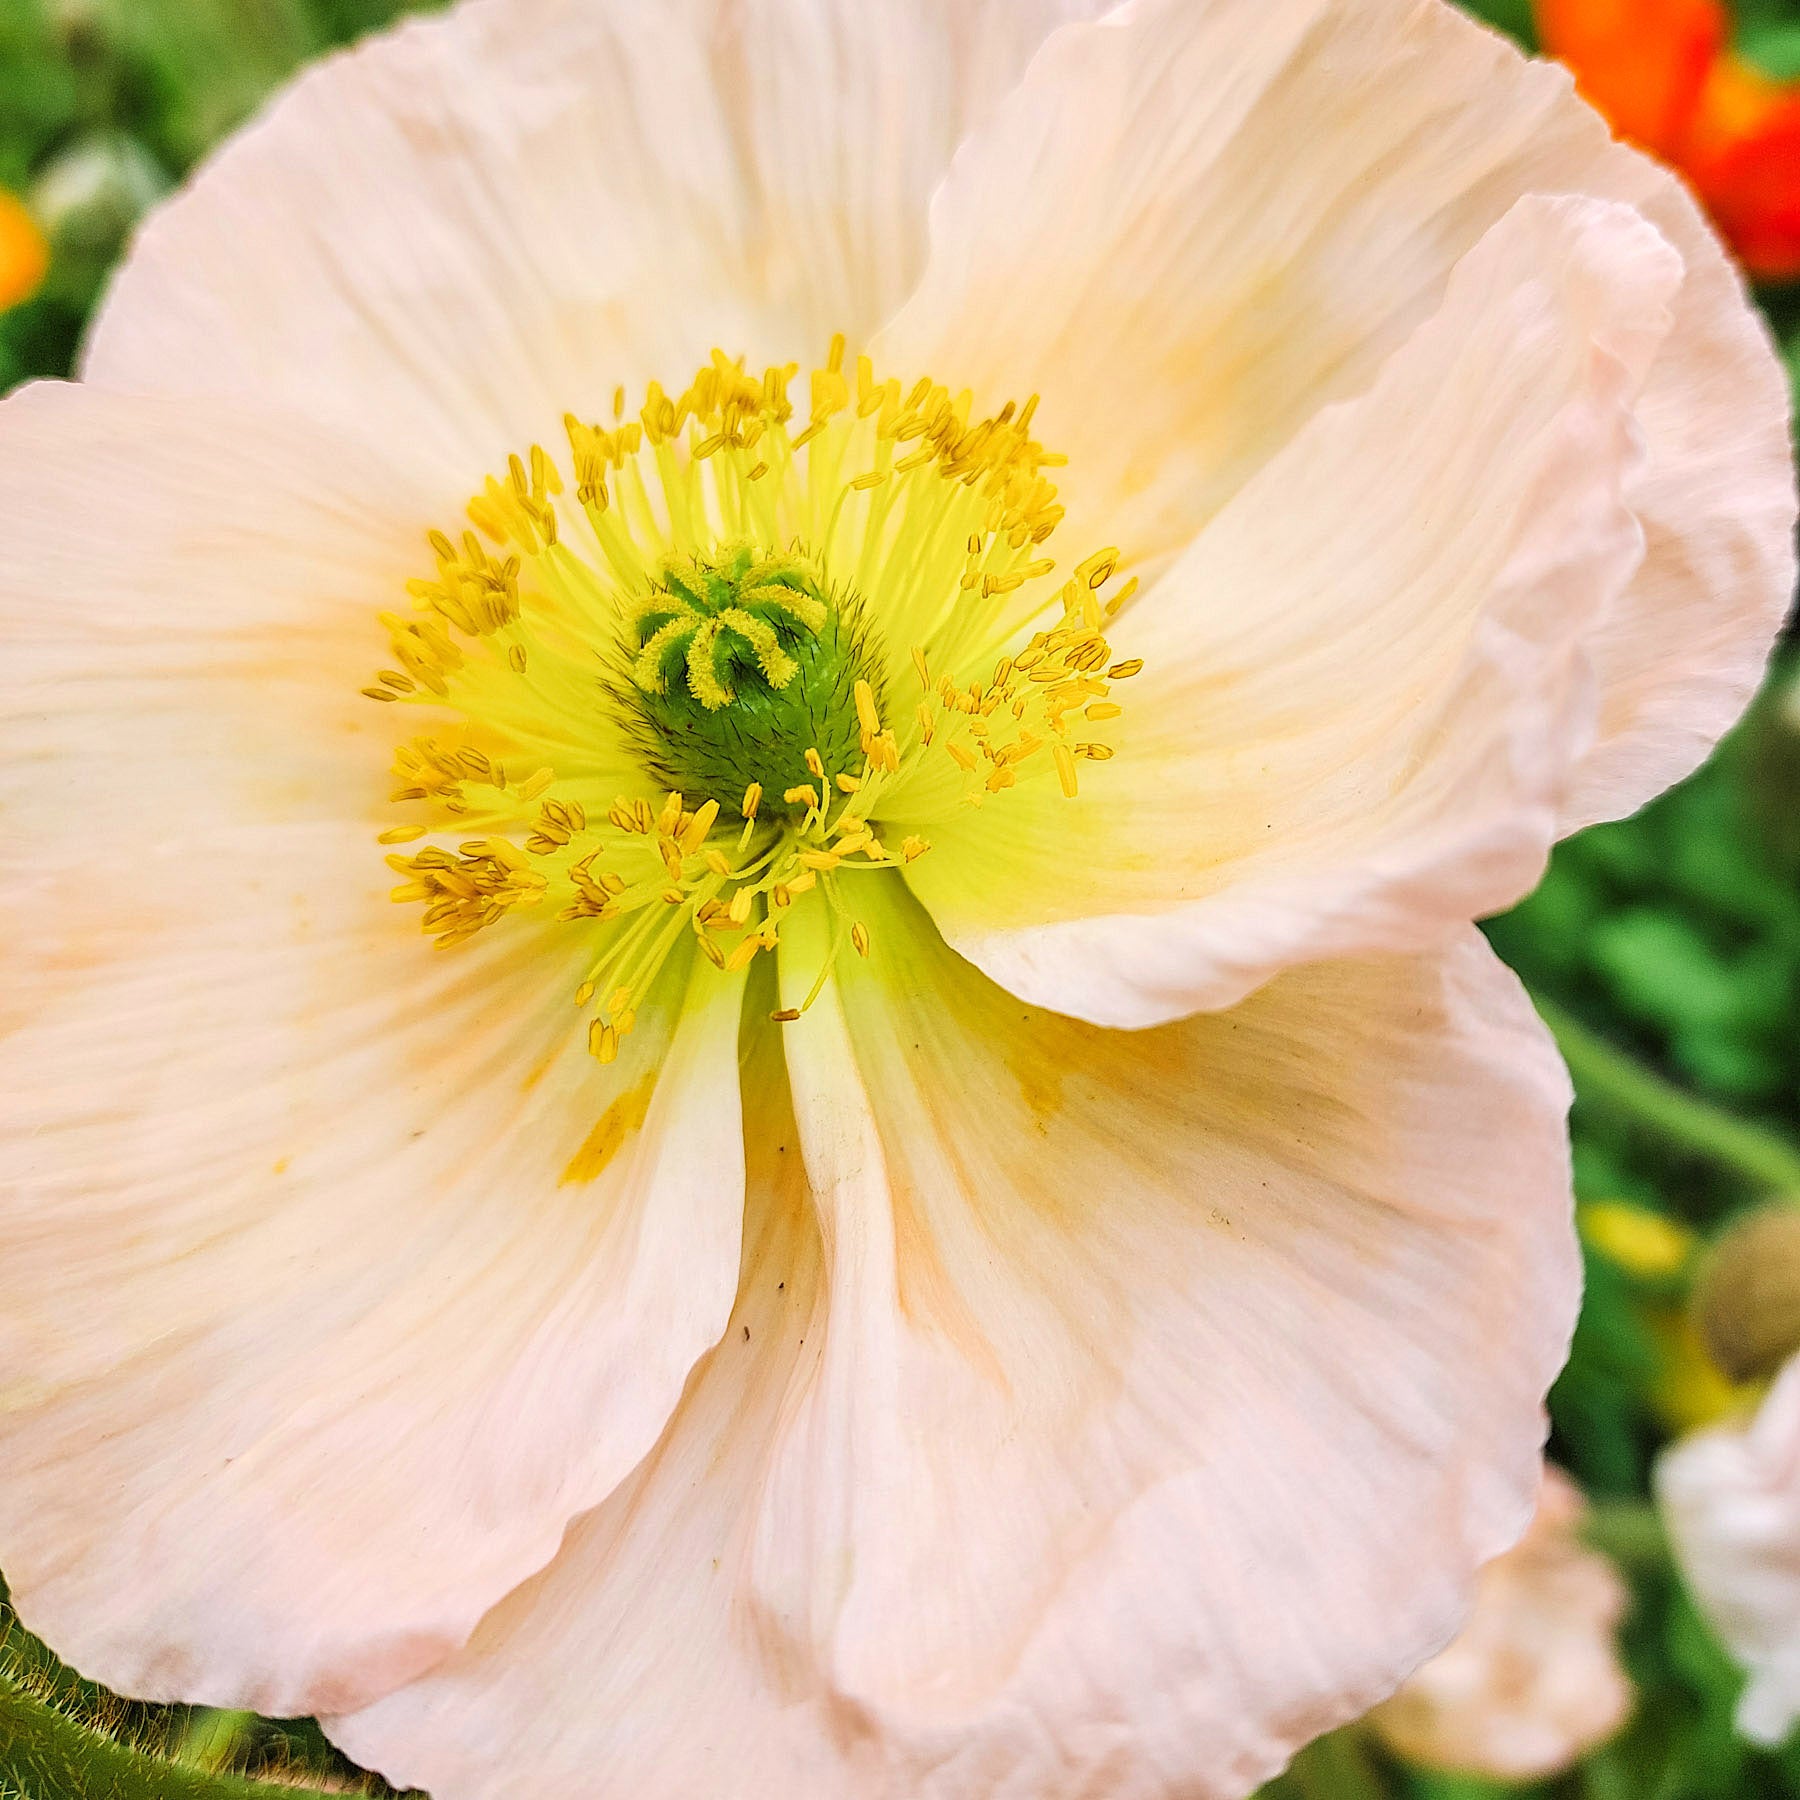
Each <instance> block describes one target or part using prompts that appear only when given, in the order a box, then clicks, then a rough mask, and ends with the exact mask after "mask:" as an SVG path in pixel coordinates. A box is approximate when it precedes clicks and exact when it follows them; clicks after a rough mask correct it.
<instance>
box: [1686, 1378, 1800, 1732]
mask: <svg viewBox="0 0 1800 1800" xmlns="http://www.w3.org/2000/svg"><path fill="white" fill-rule="evenodd" d="M1656 1497H1657V1500H1658V1501H1659V1502H1660V1504H1661V1507H1662V1513H1663V1518H1664V1520H1665V1521H1666V1522H1667V1524H1668V1528H1669V1538H1670V1541H1671V1543H1672V1544H1673V1545H1674V1548H1675V1557H1676V1561H1677V1562H1678V1563H1679V1564H1680V1566H1681V1572H1682V1574H1683V1576H1684V1577H1685V1578H1686V1580H1687V1584H1688V1587H1689V1589H1690V1591H1691V1592H1692V1594H1693V1596H1694V1600H1695V1603H1696V1604H1697V1605H1698V1606H1699V1608H1700V1610H1701V1612H1702V1613H1703V1614H1704V1615H1705V1617H1706V1618H1707V1620H1708V1621H1709V1622H1710V1623H1711V1625H1712V1627H1713V1629H1714V1630H1715V1631H1717V1632H1718V1634H1719V1637H1720V1638H1721V1639H1722V1640H1723V1642H1724V1644H1725V1647H1726V1649H1727V1650H1729V1651H1730V1652H1731V1654H1732V1655H1733V1656H1734V1657H1735V1658H1736V1659H1737V1660H1738V1662H1740V1663H1741V1664H1743V1666H1744V1668H1745V1669H1746V1670H1747V1671H1748V1673H1749V1677H1750V1679H1749V1683H1748V1685H1747V1686H1746V1687H1745V1689H1744V1692H1743V1695H1742V1697H1741V1698H1740V1699H1739V1701H1738V1715H1737V1722H1738V1729H1739V1730H1740V1731H1742V1732H1743V1733H1744V1735H1745V1736H1746V1737H1749V1738H1753V1739H1754V1740H1755V1741H1756V1742H1758V1743H1762V1744H1779V1743H1780V1742H1781V1741H1782V1740H1783V1739H1784V1738H1785V1737H1787V1735H1788V1734H1789V1732H1791V1731H1792V1730H1793V1729H1794V1726H1795V1724H1796V1723H1800V1358H1796V1359H1795V1360H1794V1361H1792V1362H1790V1363H1789V1364H1788V1365H1787V1367H1786V1368H1785V1369H1784V1370H1783V1371H1782V1373H1781V1375H1780V1377H1779V1378H1778V1379H1777V1381H1776V1383H1775V1385H1774V1387H1773V1388H1771V1389H1770V1390H1769V1394H1768V1397H1767V1398H1766V1399H1765V1400H1764V1401H1763V1403H1762V1406H1761V1408H1760V1409H1759V1410H1758V1412H1757V1415H1756V1418H1755V1420H1754V1421H1753V1422H1752V1423H1751V1424H1750V1425H1749V1427H1748V1428H1746V1427H1744V1426H1743V1425H1741V1424H1736V1423H1734V1424H1728V1425H1719V1426H1714V1427H1712V1428H1710V1429H1708V1430H1706V1431H1701V1432H1697V1433H1695V1435H1694V1436H1692V1437H1690V1438H1686V1439H1684V1440H1683V1441H1682V1442H1681V1443H1679V1444H1677V1445H1675V1447H1674V1448H1673V1449H1671V1450H1667V1451H1665V1452H1664V1453H1663V1455H1662V1457H1661V1459H1660V1460H1659V1461H1658V1463H1657V1465H1656Z"/></svg>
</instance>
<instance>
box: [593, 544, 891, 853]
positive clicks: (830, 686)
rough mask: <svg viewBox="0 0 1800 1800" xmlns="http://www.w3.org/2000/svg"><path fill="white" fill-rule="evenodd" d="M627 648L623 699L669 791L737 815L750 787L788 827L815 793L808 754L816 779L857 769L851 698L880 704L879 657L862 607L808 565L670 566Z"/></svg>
mask: <svg viewBox="0 0 1800 1800" xmlns="http://www.w3.org/2000/svg"><path fill="white" fill-rule="evenodd" d="M623 648H624V651H625V656H626V663H627V669H628V674H629V680H628V681H627V682H626V683H624V684H622V686H621V688H620V690H619V697H620V698H621V699H622V700H623V701H624V702H625V706H626V710H627V714H628V718H629V720H630V722H631V723H632V724H633V725H634V726H635V727H636V729H635V730H634V731H633V736H634V737H635V739H636V740H637V748H638V751H639V754H640V756H641V757H642V758H643V761H644V763H645V766H646V767H647V768H648V769H649V770H650V771H651V773H653V774H654V775H655V776H656V777H657V779H658V780H659V781H660V782H662V783H663V784H664V785H665V786H667V787H669V788H670V789H672V790H677V791H679V792H681V793H683V794H685V795H687V796H689V797H690V799H704V800H716V801H718V803H719V805H720V806H721V807H727V808H736V807H737V806H738V804H739V803H740V802H741V800H742V798H743V795H744V792H745V790H746V789H747V788H748V787H750V786H751V785H752V784H754V785H756V786H759V787H760V788H761V789H762V791H763V793H764V794H765V795H766V796H767V800H766V801H765V803H764V804H765V806H766V807H767V808H768V809H770V810H772V811H776V812H781V813H784V814H786V815H788V816H791V817H796V818H797V817H799V816H800V815H801V814H803V813H804V812H805V811H806V802H805V800H804V799H800V800H798V801H788V800H785V799H784V798H783V797H784V796H785V795H786V794H788V793H789V792H791V791H794V790H797V789H801V788H807V787H810V788H811V789H812V790H813V791H814V792H815V793H819V788H820V776H819V774H818V771H817V769H816V768H815V767H814V766H813V761H812V758H809V756H808V752H809V751H811V752H813V754H814V756H815V757H816V758H817V759H818V762H819V764H820V765H821V766H822V767H823V768H824V769H825V771H826V777H825V778H826V779H829V778H830V776H832V775H834V774H838V773H843V774H851V775H853V774H856V773H858V772H859V771H860V770H861V769H862V767H863V764H864V761H865V755H864V750H863V744H862V739H863V726H862V722H861V719H860V716H859V713H858V709H857V701H856V686H857V683H858V682H866V683H867V684H868V685H869V687H870V688H871V689H872V690H873V691H874V693H876V694H877V695H879V694H880V692H881V672H880V658H879V656H878V655H877V654H876V653H875V649H874V646H873V643H872V634H871V632H870V629H869V625H868V622H867V619H866V617H865V614H864V610H863V606H862V603H861V601H860V600H859V599H857V598H856V597H855V596H844V595H839V594H834V593H832V591H831V590H830V589H829V588H828V587H827V586H826V584H825V583H824V581H823V580H822V578H821V576H820V575H819V572H818V571H817V569H815V568H814V567H813V565H812V564H811V563H809V562H807V561H806V560H805V559H804V558H802V557H799V556H793V555H771V554H768V553H765V552H763V551H759V550H756V549H753V548H751V547H749V546H747V545H737V546H732V547H728V548H723V549H720V550H718V551H716V552H714V553H713V554H712V555H710V556H696V557H692V558H681V559H671V560H670V561H669V562H668V563H666V564H665V565H664V567H663V570H662V573H661V576H660V579H659V580H658V581H657V583H656V585H655V587H654V588H653V589H652V591H651V592H650V594H649V595H648V596H647V597H646V598H644V599H643V600H641V601H639V602H638V603H637V605H636V606H635V607H634V608H633V610H632V613H631V618H630V623H629V626H628V627H627V636H626V641H625V643H624V645H623ZM819 798H820V799H824V798H825V796H824V794H823V793H819Z"/></svg>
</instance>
